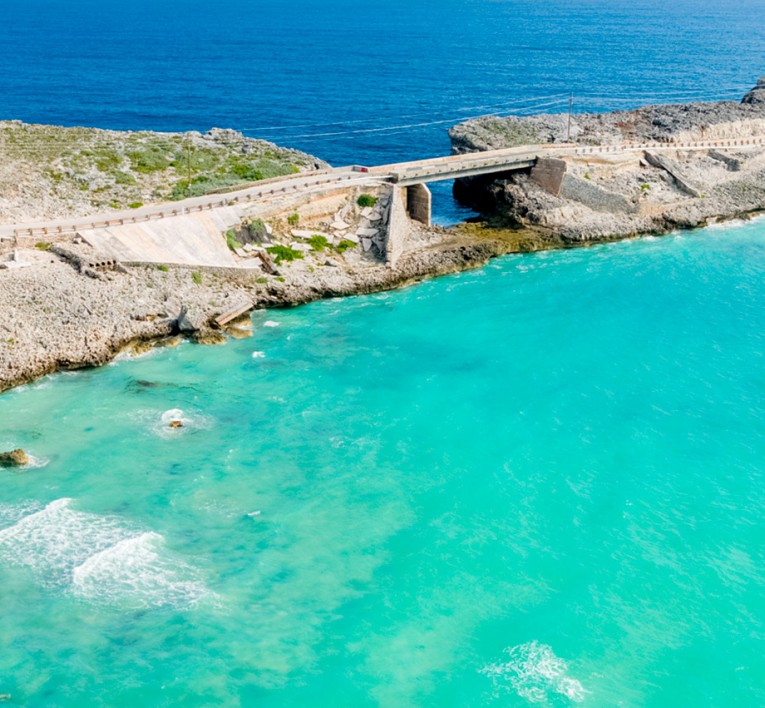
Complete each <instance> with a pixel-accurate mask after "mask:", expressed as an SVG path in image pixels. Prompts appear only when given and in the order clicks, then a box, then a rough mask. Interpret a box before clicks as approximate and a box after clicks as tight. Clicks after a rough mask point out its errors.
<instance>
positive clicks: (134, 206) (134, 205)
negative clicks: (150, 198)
mask: <svg viewBox="0 0 765 708" xmlns="http://www.w3.org/2000/svg"><path fill="white" fill-rule="evenodd" d="M142 206H143V202H131V203H130V204H128V209H140V208H141V207H142Z"/></svg>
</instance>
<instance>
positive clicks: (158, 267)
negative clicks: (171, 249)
mask: <svg viewBox="0 0 765 708" xmlns="http://www.w3.org/2000/svg"><path fill="white" fill-rule="evenodd" d="M157 270H161V271H162V272H163V273H167V272H168V271H169V270H170V267H169V266H166V265H164V264H163V265H158V266H157Z"/></svg>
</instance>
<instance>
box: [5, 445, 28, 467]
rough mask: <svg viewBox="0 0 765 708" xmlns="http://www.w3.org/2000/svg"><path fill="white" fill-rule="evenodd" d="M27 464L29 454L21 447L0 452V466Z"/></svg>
mask: <svg viewBox="0 0 765 708" xmlns="http://www.w3.org/2000/svg"><path fill="white" fill-rule="evenodd" d="M28 464H29V455H27V453H26V452H24V450H22V449H20V448H19V449H18V450H11V451H10V452H0V467H24V466H25V465H28Z"/></svg>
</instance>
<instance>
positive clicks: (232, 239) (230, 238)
mask: <svg viewBox="0 0 765 708" xmlns="http://www.w3.org/2000/svg"><path fill="white" fill-rule="evenodd" d="M226 244H227V245H228V247H229V248H230V249H231V250H232V251H233V250H234V249H237V248H241V247H242V244H241V243H239V241H237V238H236V231H234V229H229V230H228V231H226Z"/></svg>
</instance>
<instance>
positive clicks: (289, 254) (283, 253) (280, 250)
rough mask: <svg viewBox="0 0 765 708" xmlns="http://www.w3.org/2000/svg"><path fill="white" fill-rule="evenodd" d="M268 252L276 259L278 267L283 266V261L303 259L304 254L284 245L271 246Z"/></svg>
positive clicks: (267, 249)
mask: <svg viewBox="0 0 765 708" xmlns="http://www.w3.org/2000/svg"><path fill="white" fill-rule="evenodd" d="M266 251H268V253H270V254H271V255H272V256H273V257H274V260H275V262H276V265H279V264H281V263H282V261H296V260H300V259H301V258H303V253H302V252H301V251H296V250H295V249H294V248H291V247H290V246H285V245H284V244H282V243H277V244H274V245H273V246H269V247H268V248H266Z"/></svg>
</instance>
